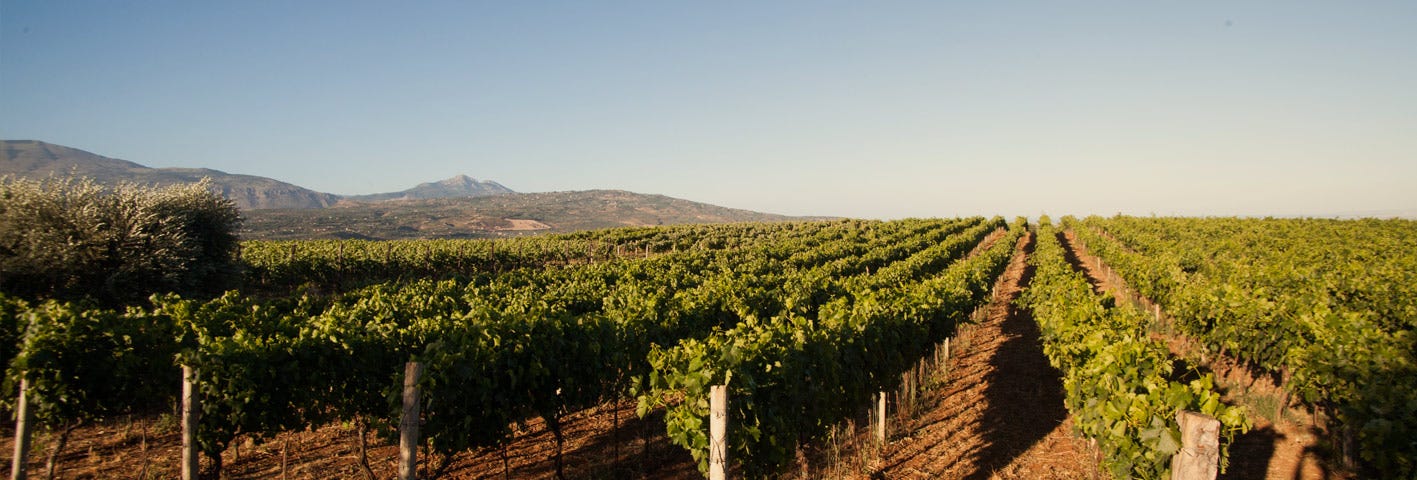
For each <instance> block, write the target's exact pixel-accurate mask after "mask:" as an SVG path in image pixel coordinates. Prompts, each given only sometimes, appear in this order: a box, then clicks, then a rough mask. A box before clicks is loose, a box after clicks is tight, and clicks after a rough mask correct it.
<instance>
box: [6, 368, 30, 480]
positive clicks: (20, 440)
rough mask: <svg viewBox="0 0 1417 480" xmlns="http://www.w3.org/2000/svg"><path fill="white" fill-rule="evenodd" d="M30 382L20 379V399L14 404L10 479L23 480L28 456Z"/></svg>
mask: <svg viewBox="0 0 1417 480" xmlns="http://www.w3.org/2000/svg"><path fill="white" fill-rule="evenodd" d="M29 386H30V381H29V379H26V378H24V377H20V398H19V399H18V401H17V402H16V403H15V456H14V457H13V458H12V459H11V460H10V479H11V480H25V460H26V459H28V458H29V456H30V427H32V426H33V425H34V411H32V410H31V409H30V406H29V398H28V396H29V395H28V394H29Z"/></svg>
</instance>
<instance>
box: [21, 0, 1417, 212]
mask: <svg viewBox="0 0 1417 480" xmlns="http://www.w3.org/2000/svg"><path fill="white" fill-rule="evenodd" d="M1414 22H1417V4H1412V3H1404V2H1389V3H1363V4H1327V3H1313V4H1307V3H1305V4H1296V3H1271V2H1264V3H1246V4H1227V3H1210V2H1205V3H1185V4H1174V5H1149V4H1129V3H1094V2H1088V3H1084V4H1066V5H1064V4H1052V3H1017V2H1009V3H1007V4H999V3H989V4H982V5H947V4H936V3H928V2H926V3H895V2H892V3H872V4H869V5H857V4H849V3H837V2H833V3H773V4H755V3H728V4H715V5H712V6H700V5H666V4H659V3H608V4H538V5H535V6H533V5H530V4H463V3H452V2H448V3H443V2H436V3H419V4H414V5H390V4H379V3H365V2H353V3H348V2H330V3H324V2H318V3H315V2H312V3H299V4H290V5H287V4H282V3H275V2H271V3H266V2H253V3H237V4H187V3H180V2H143V3H139V4H122V3H115V2H78V3H62V4H56V3H52V2H43V3H24V4H16V3H14V2H7V3H4V4H3V5H0V137H2V138H6V139H16V140H19V139H33V140H40V141H45V142H51V143H57V144H61V145H65V146H70V147H74V148H79V149H83V150H86V151H90V152H93V153H96V154H99V155H104V156H108V157H114V158H120V159H124V160H130V161H134V162H138V163H141V164H144V165H147V166H150V167H204V168H212V169H216V170H222V171H225V172H228V173H239V174H250V175H260V176H266V177H271V178H275V179H278V180H282V181H286V182H290V183H294V184H297V185H300V186H304V187H307V188H311V189H314V190H319V191H324V192H330V193H338V194H345V195H357V194H368V193H377V192H389V191H398V190H403V189H406V188H409V187H412V186H414V185H416V184H419V183H423V182H431V181H436V180H440V179H444V178H448V177H452V176H454V175H458V174H467V175H469V176H472V177H474V178H478V179H481V180H493V181H496V182H498V183H501V184H503V185H506V186H507V187H509V188H512V189H514V190H517V191H525V192H540V191H564V190H587V189H621V190H629V191H635V192H641V193H654V194H663V195H668V196H672V197H678V198H684V199H689V200H694V201H699V202H706V203H712V204H716V205H722V206H727V207H734V208H744V209H750V210H757V211H763V212H771V213H781V214H788V215H841V216H852V217H866V218H901V217H907V216H917V217H924V216H961V215H993V214H1001V215H1007V216H1014V215H1026V216H1029V217H1036V216H1037V215H1038V214H1040V213H1046V214H1049V215H1052V216H1055V217H1056V216H1060V215H1066V214H1074V215H1088V214H1098V215H1112V214H1115V213H1126V214H1135V215H1149V214H1157V215H1226V216H1228V215H1244V216H1265V215H1274V216H1295V215H1306V216H1319V217H1328V216H1414V215H1417V188H1414V185H1417V89H1413V88H1412V87H1411V86H1412V85H1417V29H1414V28H1411V26H1412V25H1413V24H1414Z"/></svg>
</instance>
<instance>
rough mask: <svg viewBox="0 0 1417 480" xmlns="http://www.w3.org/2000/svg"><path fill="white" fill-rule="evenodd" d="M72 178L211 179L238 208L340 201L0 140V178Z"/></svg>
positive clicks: (250, 178) (263, 182)
mask: <svg viewBox="0 0 1417 480" xmlns="http://www.w3.org/2000/svg"><path fill="white" fill-rule="evenodd" d="M70 174H73V175H77V176H83V177H89V178H92V179H94V181H96V182H98V183H99V184H102V185H114V184H117V183H120V182H132V183H137V184H140V185H160V186H161V185H172V184H177V183H192V182H196V181H198V180H201V179H202V177H211V179H212V184H213V185H215V186H216V188H217V189H219V191H218V192H217V193H220V194H221V195H223V196H225V197H226V198H230V199H231V200H232V201H233V202H235V203H236V206H237V207H240V208H241V209H242V210H252V209H261V208H324V207H328V206H330V205H333V204H335V202H338V201H339V199H340V197H339V196H338V195H332V194H328V193H321V192H316V191H314V190H310V189H307V188H303V187H299V186H296V185H291V184H289V183H285V182H282V181H278V180H274V179H270V178H266V177H258V176H254V175H233V174H229V173H226V172H222V171H218V170H211V169H206V168H148V167H145V166H142V165H139V164H136V163H133V162H129V161H127V160H119V159H116V158H108V157H105V156H102V155H97V154H94V153H90V152H86V151H83V150H79V149H76V148H69V147H65V146H63V145H54V144H51V143H45V142H39V141H34V140H5V141H4V145H3V147H0V175H15V176H17V177H23V178H32V179H42V178H45V177H47V176H49V175H60V176H66V175H70Z"/></svg>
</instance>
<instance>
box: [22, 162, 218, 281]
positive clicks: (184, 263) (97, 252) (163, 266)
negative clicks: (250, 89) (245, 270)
mask: <svg viewBox="0 0 1417 480" xmlns="http://www.w3.org/2000/svg"><path fill="white" fill-rule="evenodd" d="M240 224H241V217H240V212H239V211H238V210H237V209H236V206H235V204H233V203H232V202H231V201H230V200H227V199H225V198H222V197H221V196H219V195H217V194H215V193H213V192H212V191H211V182H210V181H209V180H207V179H203V180H202V181H201V182H198V183H194V184H187V185H175V186H169V187H161V188H159V187H143V186H138V185H134V184H121V185H118V186H116V187H112V188H105V187H102V186H100V185H98V184H97V183H95V182H94V181H93V180H90V179H76V178H73V177H53V176H51V177H49V178H47V179H44V180H25V179H15V178H9V177H6V178H0V291H3V292H5V293H8V294H11V295H15V296H17V297H20V298H25V299H30V300H37V299H46V298H55V299H77V298H84V297H91V298H94V299H97V300H98V301H100V302H102V303H104V304H108V305H120V304H132V303H136V302H139V301H142V300H143V299H145V298H147V297H148V296H149V295H151V294H153V293H158V292H176V293H180V294H182V295H184V296H194V297H207V296H214V295H216V294H218V293H220V292H221V291H223V290H225V289H227V288H231V287H233V286H235V284H236V282H237V281H238V280H239V279H240V269H239V266H238V263H237V261H236V259H235V254H236V250H237V248H238V243H237V242H238V239H237V237H236V230H237V228H238V227H239V226H240Z"/></svg>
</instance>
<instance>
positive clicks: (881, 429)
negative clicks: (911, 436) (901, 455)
mask: <svg viewBox="0 0 1417 480" xmlns="http://www.w3.org/2000/svg"><path fill="white" fill-rule="evenodd" d="M876 443H877V444H878V445H885V444H886V392H879V393H877V394H876Z"/></svg>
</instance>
